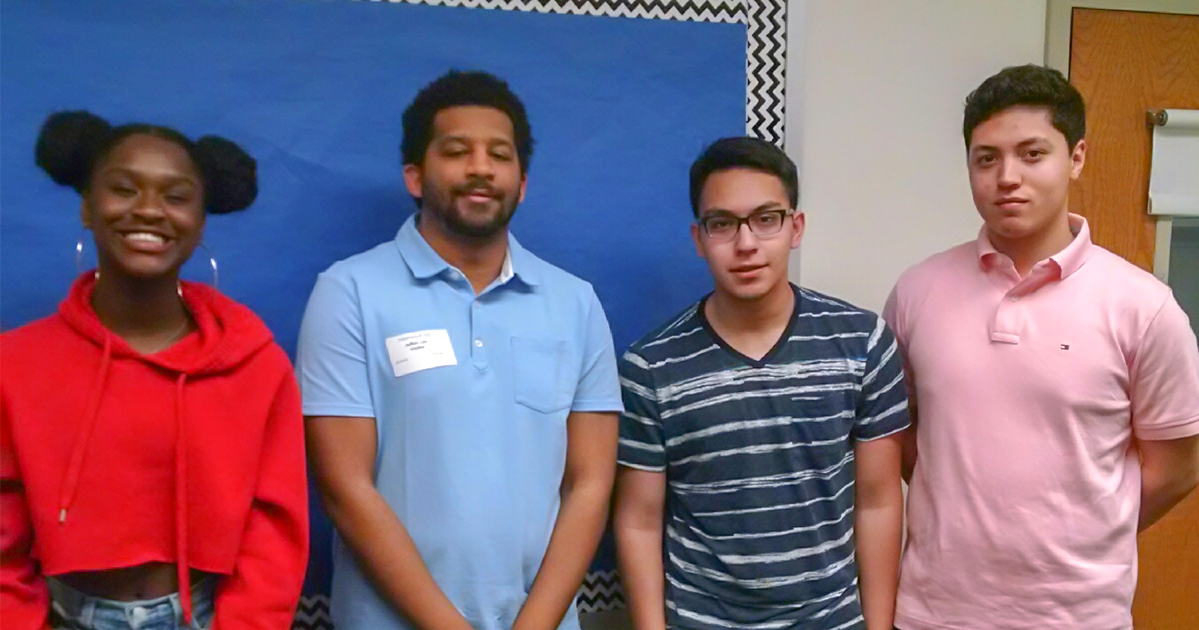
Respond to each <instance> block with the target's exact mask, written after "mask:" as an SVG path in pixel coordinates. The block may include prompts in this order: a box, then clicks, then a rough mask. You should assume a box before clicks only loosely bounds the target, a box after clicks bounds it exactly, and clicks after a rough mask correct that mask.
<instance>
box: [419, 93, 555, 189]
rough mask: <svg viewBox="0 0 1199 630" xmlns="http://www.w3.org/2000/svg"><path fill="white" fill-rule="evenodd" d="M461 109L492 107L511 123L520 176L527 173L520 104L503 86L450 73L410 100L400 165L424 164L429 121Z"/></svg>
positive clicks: (529, 155) (528, 141)
mask: <svg viewBox="0 0 1199 630" xmlns="http://www.w3.org/2000/svg"><path fill="white" fill-rule="evenodd" d="M464 105H481V106H483V107H493V108H495V109H498V110H500V111H502V112H504V113H505V114H506V115H507V116H508V119H509V120H511V121H512V133H513V136H514V140H515V142H516V156H517V158H519V159H520V172H521V173H527V172H529V161H530V160H532V159H533V135H532V134H533V131H532V129H530V128H529V117H528V115H527V114H526V113H525V106H524V104H523V103H521V101H520V99H519V98H518V97H517V96H516V94H514V93H513V92H512V90H511V89H510V88H509V87H508V84H507V83H506V82H504V81H502V80H500V79H499V78H497V77H496V76H495V75H492V74H488V73H486V72H478V71H469V72H463V71H460V70H450V71H449V72H447V73H445V74H443V75H441V76H440V77H438V78H437V79H435V80H434V81H433V82H432V83H430V84H428V85H426V86H425V87H424V88H422V89H421V91H420V92H418V93H417V95H416V98H414V99H412V103H411V104H409V105H408V108H407V109H405V110H404V117H403V124H404V139H403V141H401V143H400V154H401V156H402V158H403V161H404V164H417V165H419V164H421V163H422V162H424V160H425V152H426V151H427V150H428V149H429V142H431V141H432V140H433V118H434V117H436V116H437V112H440V111H441V110H443V109H448V108H450V107H460V106H464Z"/></svg>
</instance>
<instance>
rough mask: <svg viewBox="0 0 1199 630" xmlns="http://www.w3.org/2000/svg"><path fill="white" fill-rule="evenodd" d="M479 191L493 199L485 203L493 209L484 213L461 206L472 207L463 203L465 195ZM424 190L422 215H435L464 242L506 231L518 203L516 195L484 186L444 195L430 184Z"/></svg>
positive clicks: (477, 184) (474, 184)
mask: <svg viewBox="0 0 1199 630" xmlns="http://www.w3.org/2000/svg"><path fill="white" fill-rule="evenodd" d="M480 188H484V189H486V190H487V192H488V193H489V194H492V195H493V196H492V198H491V200H490V201H487V202H485V203H486V205H487V206H492V208H489V209H488V210H487V211H472V210H473V209H469V208H464V207H463V205H465V204H472V203H473V202H470V201H468V200H466V199H465V197H466V195H467V194H469V192H470V191H471V190H477V189H480ZM424 189H425V191H427V193H431V194H426V195H425V197H424V199H422V200H421V204H420V209H421V212H427V213H430V214H434V215H436V216H437V217H438V219H440V221H441V222H442V223H443V224H444V225H445V226H446V228H448V229H449V231H450V232H453V233H454V234H456V235H458V236H461V237H464V238H470V239H487V238H492V237H494V236H496V235H497V234H500V233H501V232H503V231H504V230H506V229H507V227H508V224H509V223H510V222H511V221H512V215H514V214H516V206H517V203H518V201H517V196H516V195H515V194H509V193H507V192H504V191H500V190H497V189H495V188H493V187H491V186H490V185H487V184H484V183H480V182H468V183H467V184H465V185H462V186H457V187H454V188H453V189H451V190H449V191H446V190H439V189H438V188H437V187H436V186H435V185H433V184H432V182H428V181H426V182H425V183H424Z"/></svg>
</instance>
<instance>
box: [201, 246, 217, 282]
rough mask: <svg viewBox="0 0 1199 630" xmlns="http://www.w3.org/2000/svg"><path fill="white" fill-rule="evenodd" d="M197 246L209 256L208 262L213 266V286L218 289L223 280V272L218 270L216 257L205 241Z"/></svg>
mask: <svg viewBox="0 0 1199 630" xmlns="http://www.w3.org/2000/svg"><path fill="white" fill-rule="evenodd" d="M196 246H197V247H199V248H200V249H202V250H204V255H205V256H207V257H208V264H209V265H211V266H212V288H214V289H216V288H218V287H219V285H220V280H221V274H220V273H219V272H218V270H217V265H216V258H215V257H214V256H213V255H212V251H211V250H209V249H208V246H207V245H205V244H204V243H198V244H197V245H196Z"/></svg>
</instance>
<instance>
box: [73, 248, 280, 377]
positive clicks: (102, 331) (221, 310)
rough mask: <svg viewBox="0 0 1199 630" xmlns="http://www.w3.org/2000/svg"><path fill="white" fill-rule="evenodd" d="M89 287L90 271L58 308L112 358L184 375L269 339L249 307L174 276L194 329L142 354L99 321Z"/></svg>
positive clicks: (242, 354) (231, 359)
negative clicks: (194, 323) (140, 362)
mask: <svg viewBox="0 0 1199 630" xmlns="http://www.w3.org/2000/svg"><path fill="white" fill-rule="evenodd" d="M95 287H96V277H95V273H94V272H90V271H89V272H87V273H85V274H83V275H82V276H80V277H79V278H77V279H76V280H75V282H74V284H72V285H71V291H70V293H69V294H68V295H67V297H66V299H65V300H63V301H62V303H61V304H59V306H58V313H59V315H60V316H62V318H63V320H64V321H65V322H66V323H67V325H68V326H70V327H71V328H72V329H73V330H74V331H75V332H77V333H78V334H79V335H80V336H81V337H84V338H85V339H87V340H89V341H91V342H92V343H94V344H96V346H97V347H99V348H104V347H105V346H106V345H110V346H111V349H110V351H111V353H112V358H113V359H114V360H119V359H135V360H139V361H143V362H145V363H149V364H152V365H155V366H158V367H160V368H163V369H165V370H168V371H171V372H175V373H178V374H181V375H186V376H188V377H193V376H202V375H208V374H216V373H219V372H224V371H227V370H230V369H232V368H234V367H237V366H238V365H240V364H241V363H243V362H244V361H245V360H246V359H248V358H249V357H250V356H252V355H253V354H254V353H255V352H257V351H258V350H260V349H262V348H263V347H264V346H266V345H267V344H269V343H270V342H271V340H272V336H271V331H270V330H269V329H267V327H266V326H265V325H264V324H263V323H262V320H260V319H259V318H258V316H257V315H255V314H254V313H253V312H252V311H250V309H248V308H246V307H245V306H242V305H241V304H238V303H237V302H234V301H233V300H231V299H229V298H227V297H225V296H224V295H222V294H221V293H219V292H218V291H217V290H216V289H213V288H211V287H209V286H207V285H204V284H199V283H195V282H180V291H181V293H182V296H183V303H184V305H185V306H186V307H187V310H188V311H189V312H190V313H191V316H192V319H193V320H195V322H196V326H197V327H198V330H196V331H194V332H192V333H191V334H189V335H187V336H185V337H184V338H183V339H181V340H179V341H178V342H176V343H175V344H173V345H171V346H170V347H169V348H167V349H165V350H163V351H162V352H159V353H157V354H152V355H143V354H141V353H139V352H138V351H137V350H134V349H133V348H132V347H130V346H129V344H127V343H125V340H124V339H121V338H120V337H118V336H117V335H115V334H113V333H112V331H110V330H108V329H107V328H105V327H104V324H103V323H101V322H100V318H99V317H97V316H96V312H95V310H93V309H92V304H91V300H92V291H93V290H94V289H95Z"/></svg>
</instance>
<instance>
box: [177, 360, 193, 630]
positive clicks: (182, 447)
mask: <svg viewBox="0 0 1199 630" xmlns="http://www.w3.org/2000/svg"><path fill="white" fill-rule="evenodd" d="M186 382H187V375H186V374H180V375H179V378H178V380H176V381H175V426H176V427H177V428H176V434H175V568H176V570H177V571H178V576H179V603H180V605H182V607H183V622H184V623H186V624H191V622H192V583H191V563H190V562H189V561H188V555H187V422H185V419H184V416H183V385H184V384H185V383H186Z"/></svg>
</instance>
